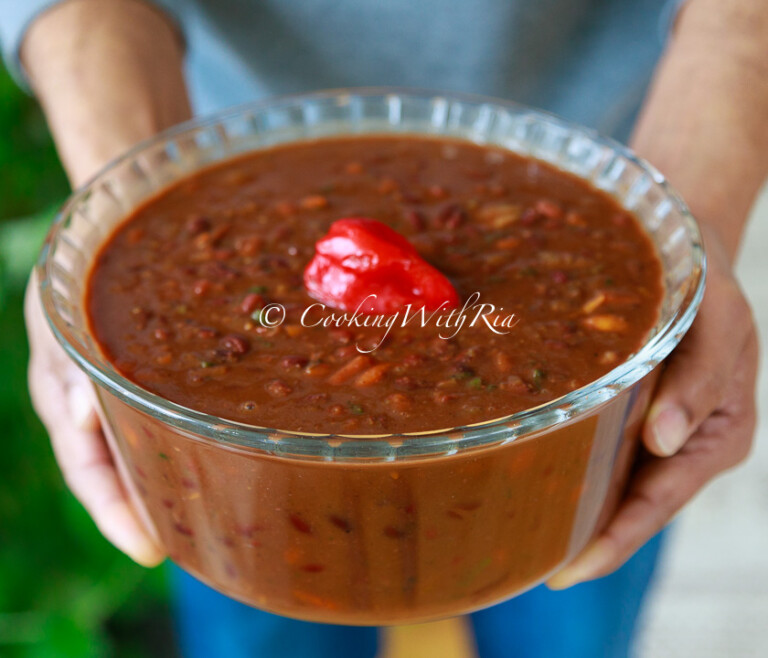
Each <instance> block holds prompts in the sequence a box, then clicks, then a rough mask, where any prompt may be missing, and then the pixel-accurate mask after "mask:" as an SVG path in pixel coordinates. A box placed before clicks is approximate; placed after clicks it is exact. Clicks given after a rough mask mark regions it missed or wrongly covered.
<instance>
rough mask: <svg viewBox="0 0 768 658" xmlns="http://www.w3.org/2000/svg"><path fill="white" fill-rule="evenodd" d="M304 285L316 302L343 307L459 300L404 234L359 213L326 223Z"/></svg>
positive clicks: (371, 308) (384, 310)
mask: <svg viewBox="0 0 768 658" xmlns="http://www.w3.org/2000/svg"><path fill="white" fill-rule="evenodd" d="M304 285H305V286H306V289H307V292H308V293H309V294H310V295H312V297H314V298H315V299H317V300H318V301H319V302H322V303H323V304H325V305H327V306H330V307H332V308H336V309H340V310H343V311H355V310H359V311H360V312H362V313H376V314H391V313H396V312H397V311H400V310H401V309H402V308H403V307H405V306H406V305H408V304H411V308H412V309H413V310H418V309H420V308H422V307H423V308H424V309H425V310H427V311H435V310H445V311H449V310H451V309H454V308H458V307H459V305H460V300H459V295H458V294H457V293H456V290H455V289H454V288H453V286H452V285H451V283H450V281H448V279H446V278H445V276H443V275H442V274H441V273H440V272H439V271H438V270H436V269H435V268H434V267H432V266H431V265H430V264H429V263H427V262H426V261H425V260H424V259H423V258H422V257H421V256H420V255H419V253H418V252H417V251H416V249H414V247H413V245H411V243H410V242H408V240H406V239H405V238H404V237H403V236H402V235H400V234H399V233H397V232H396V231H394V230H393V229H391V228H390V227H389V226H387V225H386V224H382V223H381V222H379V221H376V220H375V219H367V218H362V217H350V218H345V219H339V220H337V221H335V222H334V223H333V224H331V228H330V230H329V231H328V233H327V234H326V235H325V237H323V238H322V239H320V240H319V241H318V242H317V244H316V245H315V256H314V258H313V259H312V260H311V261H310V263H309V265H308V266H307V269H306V270H304ZM373 295H375V297H374V296H373ZM361 305H362V306H361Z"/></svg>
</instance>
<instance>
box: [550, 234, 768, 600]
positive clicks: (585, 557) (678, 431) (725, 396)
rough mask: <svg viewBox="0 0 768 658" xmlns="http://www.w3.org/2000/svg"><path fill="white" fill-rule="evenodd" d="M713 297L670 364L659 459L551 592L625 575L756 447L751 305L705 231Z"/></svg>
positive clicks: (649, 422) (654, 445)
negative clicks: (625, 567) (625, 568)
mask: <svg viewBox="0 0 768 658" xmlns="http://www.w3.org/2000/svg"><path fill="white" fill-rule="evenodd" d="M702 231H703V232H704V239H705V240H704V241H705V247H706V250H707V259H708V271H707V281H706V291H705V294H704V299H703V300H702V303H701V306H700V308H699V313H698V315H697V317H696V319H695V320H694V322H693V325H692V326H691V329H690V330H689V332H688V334H686V336H685V337H684V338H683V340H682V341H681V342H680V345H679V346H678V347H677V349H676V350H675V351H674V352H673V353H672V355H671V356H670V357H669V358H668V359H667V368H666V370H665V371H664V373H663V374H662V376H661V379H660V382H659V388H658V390H657V393H656V395H655V397H654V400H653V402H652V403H651V407H650V410H649V413H648V415H647V418H646V420H645V424H644V426H643V430H642V441H643V445H644V447H645V449H646V450H647V452H649V453H650V455H647V457H648V458H647V460H643V462H642V464H641V465H640V467H639V468H638V470H637V471H636V472H635V473H634V475H633V477H632V480H631V481H630V483H629V485H628V489H627V492H626V494H625V498H624V499H623V501H622V502H621V504H620V506H619V509H618V510H617V512H616V514H615V516H614V517H613V519H612V520H611V521H610V522H609V524H608V526H607V527H606V528H605V529H604V530H603V531H602V533H601V534H600V535H599V536H598V537H597V538H596V539H594V540H593V541H592V542H591V543H590V544H589V545H588V546H587V548H586V549H585V550H584V551H582V553H581V554H580V555H579V556H577V557H576V559H575V560H574V561H573V562H571V563H570V564H569V565H567V566H566V567H565V568H564V569H563V570H562V571H560V572H559V573H557V574H556V575H555V576H553V577H552V578H551V579H550V580H549V582H548V583H547V584H548V585H549V586H550V587H551V588H552V589H564V588H566V587H570V586H571V585H575V584H577V583H579V582H583V581H586V580H591V579H593V578H599V577H601V576H605V575H607V574H609V573H611V572H613V571H615V570H616V569H618V568H619V567H620V566H621V565H622V564H624V562H626V561H627V560H628V559H629V558H630V557H631V556H632V555H633V554H634V553H635V551H637V550H638V549H639V548H640V547H641V546H642V545H643V544H644V543H645V542H646V541H648V540H649V539H650V538H651V537H653V536H654V535H655V534H656V533H657V532H658V531H659V530H661V528H663V527H664V525H666V524H667V522H669V521H670V519H671V518H672V517H673V516H674V515H675V514H676V513H677V512H678V511H679V510H680V509H681V508H682V507H683V506H684V505H685V504H686V503H687V502H688V501H689V500H691V498H693V496H694V495H695V494H696V493H698V491H700V490H701V489H702V488H703V487H704V486H705V485H706V484H707V483H708V482H709V481H710V480H711V479H712V478H713V477H715V476H716V475H717V474H718V473H721V472H722V471H725V470H727V469H729V468H731V467H733V466H735V465H736V464H738V463H740V462H741V461H743V460H744V459H745V458H746V457H747V455H748V454H749V450H750V447H751V444H752V439H753V434H754V429H755V419H756V409H755V386H756V378H757V366H758V345H757V333H756V330H755V325H754V322H753V319H752V314H751V311H750V308H749V305H748V303H747V301H746V299H745V298H744V295H743V294H742V292H741V289H740V288H739V285H738V282H737V281H736V279H735V277H734V275H733V271H732V266H731V263H730V260H729V258H728V256H727V253H726V251H725V249H724V248H723V246H722V244H721V243H720V241H719V239H718V237H717V236H716V235H715V234H714V231H711V230H707V229H706V227H702Z"/></svg>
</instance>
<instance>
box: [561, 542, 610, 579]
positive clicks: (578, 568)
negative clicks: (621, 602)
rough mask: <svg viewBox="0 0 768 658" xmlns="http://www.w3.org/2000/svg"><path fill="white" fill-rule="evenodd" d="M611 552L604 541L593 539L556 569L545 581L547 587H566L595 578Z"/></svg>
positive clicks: (606, 562)
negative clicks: (564, 564)
mask: <svg viewBox="0 0 768 658" xmlns="http://www.w3.org/2000/svg"><path fill="white" fill-rule="evenodd" d="M610 557H611V553H610V551H609V549H608V547H607V546H606V545H605V543H603V542H601V541H600V540H597V541H595V542H594V543H593V544H592V545H591V546H590V547H589V548H587V550H585V551H584V552H583V553H582V554H581V555H579V556H578V557H577V558H576V559H575V560H574V561H573V562H571V563H570V564H569V565H568V566H567V567H565V568H564V569H562V570H561V571H558V572H557V573H556V574H555V575H554V576H552V578H550V579H549V580H548V581H547V587H549V589H555V590H557V589H566V588H568V587H571V586H573V585H577V584H578V583H583V582H584V581H585V580H590V579H592V578H595V577H596V576H597V574H598V573H600V570H601V569H602V568H603V567H605V565H606V564H608V561H609V560H610Z"/></svg>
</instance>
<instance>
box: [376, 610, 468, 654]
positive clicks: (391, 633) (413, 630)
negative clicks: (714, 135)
mask: <svg viewBox="0 0 768 658" xmlns="http://www.w3.org/2000/svg"><path fill="white" fill-rule="evenodd" d="M379 658H476V653H475V646H474V640H473V638H472V633H471V629H470V627H469V625H468V624H467V623H466V621H465V619H464V618H463V617H457V618H454V619H446V620H443V621H436V622H432V623H430V624H418V625H414V626H392V627H390V628H386V629H384V634H383V637H382V651H381V653H380V656H379Z"/></svg>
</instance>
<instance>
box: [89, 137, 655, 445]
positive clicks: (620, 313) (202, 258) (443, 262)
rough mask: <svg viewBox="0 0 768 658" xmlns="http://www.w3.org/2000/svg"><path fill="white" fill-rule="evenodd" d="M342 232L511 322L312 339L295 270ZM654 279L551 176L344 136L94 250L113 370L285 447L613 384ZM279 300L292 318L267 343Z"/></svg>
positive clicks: (641, 239)
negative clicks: (373, 228)
mask: <svg viewBox="0 0 768 658" xmlns="http://www.w3.org/2000/svg"><path fill="white" fill-rule="evenodd" d="M349 216H365V217H371V218H374V219H377V220H380V221H382V222H384V223H386V224H388V225H390V226H391V227H393V228H394V229H396V230H397V231H398V232H400V233H401V234H402V235H404V236H406V237H407V238H408V240H410V241H411V243H412V244H413V245H414V246H415V247H416V248H417V249H418V251H419V252H420V254H421V255H422V256H423V257H424V258H425V259H426V260H427V261H428V262H429V263H431V264H432V265H433V266H435V267H436V268H437V269H438V270H440V271H441V272H443V273H444V274H445V275H446V276H448V278H449V279H450V281H451V282H452V283H453V285H454V286H455V287H456V289H457V291H458V292H459V294H460V295H461V297H462V298H463V299H467V298H469V297H470V295H471V294H472V293H479V294H480V302H481V303H487V304H493V305H495V307H496V309H497V313H496V314H495V315H498V316H499V317H502V316H506V315H508V314H514V316H515V320H516V324H515V325H514V327H513V328H512V329H511V330H509V332H508V333H505V334H503V335H499V334H497V333H494V332H493V331H492V330H491V329H490V328H489V327H488V322H486V321H485V320H489V321H491V320H493V317H494V316H493V315H492V316H487V317H486V318H485V319H478V320H477V321H476V323H475V326H474V327H470V326H468V325H469V323H470V321H471V320H472V319H473V318H475V315H476V311H471V312H469V313H468V316H467V318H466V321H465V325H464V326H463V327H462V328H461V329H460V330H458V331H457V332H456V333H455V335H454V336H453V337H452V338H450V339H443V338H441V337H440V336H439V335H438V334H440V333H442V335H444V336H445V335H450V334H452V333H454V331H455V327H449V328H445V327H437V326H435V323H429V324H427V326H422V323H420V322H418V321H413V322H411V323H410V324H408V325H407V326H406V327H401V326H395V327H393V328H392V330H391V331H390V332H389V334H388V335H387V337H386V339H385V340H384V341H383V343H382V344H381V345H379V346H378V347H376V349H374V350H372V351H370V350H371V348H373V347H374V346H376V345H377V344H378V343H379V341H380V340H381V337H382V336H383V335H384V329H382V328H355V327H349V326H340V327H333V326H332V327H324V326H307V325H310V324H314V323H318V322H320V321H321V320H322V319H323V318H325V317H327V316H329V315H330V314H331V312H332V311H333V309H327V310H326V311H322V309H319V308H317V307H315V310H313V311H311V312H308V313H307V314H306V315H305V316H304V319H303V320H302V313H303V312H304V311H305V309H307V308H308V307H310V306H311V305H312V304H313V303H315V300H313V299H312V298H310V297H309V296H308V295H307V293H306V291H305V289H304V287H303V284H302V271H303V269H304V268H305V267H306V265H307V263H308V262H309V260H310V259H311V258H312V255H313V253H314V244H315V242H316V241H317V240H318V239H319V238H320V237H322V236H323V235H324V234H325V233H326V232H327V230H328V227H329V225H330V224H331V223H332V222H333V221H334V220H336V219H339V218H342V217H349ZM660 273H661V267H660V263H659V261H658V259H657V257H656V255H655V253H654V250H653V247H652V245H651V243H650V240H649V239H648V237H647V236H646V235H645V234H644V232H643V230H642V229H641V228H640V226H639V225H638V222H637V221H636V219H635V218H633V217H632V216H631V215H630V214H628V213H627V212H626V211H624V210H622V208H621V207H620V206H619V205H618V204H617V203H616V202H615V201H614V200H612V199H611V198H609V197H608V196H607V195H605V194H603V193H601V192H598V191H597V190H595V189H593V188H591V187H590V186H589V185H588V184H587V183H585V182H584V181H582V180H580V179H578V178H576V177H574V176H571V175H568V174H566V173H564V172H562V171H559V170H556V169H555V168H553V167H550V166H548V165H546V164H543V163H541V162H537V161H532V160H528V159H525V158H523V157H519V156H516V155H514V154H512V153H510V152H508V151H505V150H501V149H498V148H489V147H483V146H478V145H475V144H471V143H467V142H462V141H449V140H445V139H431V138H417V137H412V136H409V137H356V138H336V139H327V140H319V141H312V142H302V143H297V144H290V145H286V146H280V147H276V148H272V149H269V150H264V151H258V152H255V153H251V154H248V155H247V156H244V157H241V158H238V159H235V160H231V161H229V162H226V163H224V164H221V165H218V166H216V167H213V168H211V169H207V170H205V171H203V172H201V173H198V174H196V175H194V176H192V177H189V178H187V179H185V180H183V181H181V182H179V183H177V184H175V185H173V186H172V187H170V188H169V189H167V190H165V191H163V192H162V193H161V194H159V195H158V196H156V197H154V198H152V199H151V200H150V201H148V202H146V203H145V204H143V205H142V206H141V207H140V208H138V209H137V210H135V211H134V212H133V213H132V215H131V216H130V217H129V218H128V219H127V220H126V221H125V222H124V223H123V224H122V225H121V226H120V227H119V228H118V229H117V230H116V231H115V233H114V235H113V236H112V237H111V238H110V239H109V241H108V242H107V243H106V245H105V246H104V247H103V248H102V250H101V251H100V253H99V255H98V257H97V259H96V262H95V266H94V268H93V271H92V274H91V278H90V282H89V289H88V299H87V307H88V311H89V313H90V321H91V327H92V331H93V333H94V335H95V336H96V338H97V340H98V342H99V344H100V345H101V346H102V348H103V350H104V352H105V353H106V354H107V356H108V358H109V359H110V360H111V361H112V362H113V363H114V365H115V366H116V367H117V369H118V370H119V371H120V372H121V373H122V374H124V375H125V376H126V377H127V378H129V379H131V380H133V381H135V382H136V383H138V384H140V385H141V386H143V387H144V388H146V389H148V390H150V391H153V392H155V393H157V394H159V395H161V396H163V397H165V398H167V399H169V400H172V401H173V402H177V403H179V404H182V405H184V406H187V407H190V408H192V409H196V410H200V411H204V412H207V413H210V414H214V415H217V416H220V417H223V418H227V419H232V420H237V421H241V422H245V423H249V424H254V425H260V426H266V427H274V428H279V429H285V430H296V431H306V432H316V433H344V434H381V433H399V432H416V431H423V430H435V429H439V428H445V427H452V426H460V425H467V424H472V423H478V422H481V421H486V420H490V419H493V418H498V417H501V416H505V415H508V414H511V413H514V412H516V411H520V410H522V409H525V408H529V407H532V406H536V405H539V404H541V403H543V402H546V401H549V400H552V399H554V398H556V397H559V396H561V395H563V394H565V393H567V392H569V391H571V390H574V389H576V388H578V387H580V386H583V385H584V384H586V383H588V382H590V381H593V380H595V379H597V378H598V377H600V376H601V375H603V374H605V373H606V372H608V371H609V370H611V369H612V368H613V367H615V366H616V365H618V364H619V363H620V362H622V361H623V360H625V359H626V358H627V357H628V356H629V355H630V354H631V353H632V352H634V351H635V350H637V349H638V347H639V346H640V345H641V343H642V341H643V339H644V337H645V336H646V335H647V333H648V331H649V330H650V328H651V327H652V326H653V324H654V322H655V320H656V317H657V312H658V306H659V303H660V299H661V295H662V284H661V274H660ZM273 303H279V304H282V305H283V306H284V307H285V308H286V309H287V316H286V319H285V321H284V322H283V323H282V324H281V325H280V326H276V327H270V328H268V327H264V326H262V323H261V317H260V314H261V313H262V309H263V308H264V307H265V306H267V305H269V304H273ZM498 309H503V311H501V310H498ZM273 317H277V316H276V315H274V316H273ZM270 319H272V318H270ZM417 320H418V319H417ZM358 348H360V349H358ZM361 350H362V352H361Z"/></svg>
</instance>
